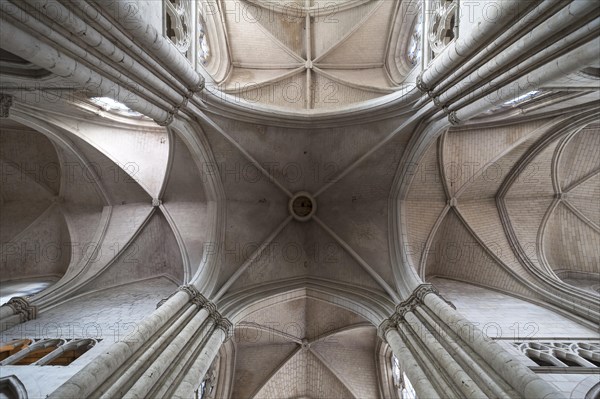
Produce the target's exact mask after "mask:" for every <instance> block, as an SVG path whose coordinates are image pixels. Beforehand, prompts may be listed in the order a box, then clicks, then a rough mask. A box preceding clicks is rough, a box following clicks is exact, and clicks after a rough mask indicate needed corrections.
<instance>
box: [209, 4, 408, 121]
mask: <svg viewBox="0 0 600 399" xmlns="http://www.w3.org/2000/svg"><path fill="white" fill-rule="evenodd" d="M398 5H399V2H397V1H376V0H373V1H365V0H348V1H340V2H325V1H313V0H302V1H298V2H269V1H244V0H232V1H224V2H223V8H224V10H223V16H224V24H225V30H226V32H227V36H228V45H229V51H230V57H231V69H230V71H229V74H228V76H227V77H226V78H225V80H224V81H222V82H218V83H219V84H218V88H219V90H221V91H223V92H224V93H227V94H231V95H233V96H235V97H237V98H239V99H241V100H244V101H246V102H248V103H250V104H261V105H268V106H271V107H273V106H274V107H280V108H286V109H292V110H326V109H332V108H339V107H344V106H347V105H349V104H354V103H358V102H361V101H366V100H371V99H374V98H377V97H380V96H384V95H386V94H390V93H393V92H395V91H396V90H399V89H400V86H398V84H397V83H394V82H393V81H392V79H391V77H390V75H389V73H388V72H387V68H386V65H385V62H386V58H387V54H388V52H389V51H395V49H392V50H390V48H389V46H390V40H391V36H392V27H393V22H394V18H393V16H394V15H395V14H396V9H397V7H398ZM402 17H404V16H400V17H399V18H402ZM414 17H415V16H414V15H410V16H407V17H406V21H405V22H404V23H406V24H407V25H410V24H412V22H413V19H414Z"/></svg>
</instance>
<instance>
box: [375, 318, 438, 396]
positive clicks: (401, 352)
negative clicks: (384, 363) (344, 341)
mask: <svg viewBox="0 0 600 399" xmlns="http://www.w3.org/2000/svg"><path fill="white" fill-rule="evenodd" d="M378 332H379V336H380V337H381V338H382V339H384V340H385V341H386V342H387V343H388V345H389V346H390V348H392V352H394V354H395V355H396V357H398V359H402V365H403V368H404V370H405V372H406V375H407V376H408V378H409V380H410V382H411V383H412V384H413V386H414V388H415V390H416V391H417V392H418V393H419V396H421V397H423V398H431V399H436V398H441V396H440V395H438V393H437V392H436V390H435V388H434V387H433V385H432V384H431V381H430V379H429V377H428V376H427V374H426V373H425V372H424V371H423V369H422V368H421V365H420V364H419V362H418V361H417V360H416V359H415V357H414V356H413V354H412V353H411V351H410V350H409V349H408V347H407V346H406V345H405V344H404V342H403V341H402V337H401V336H400V334H399V333H398V330H397V326H396V324H395V323H394V322H391V321H390V320H389V319H388V320H385V321H384V322H383V324H382V325H380V326H379V329H378Z"/></svg>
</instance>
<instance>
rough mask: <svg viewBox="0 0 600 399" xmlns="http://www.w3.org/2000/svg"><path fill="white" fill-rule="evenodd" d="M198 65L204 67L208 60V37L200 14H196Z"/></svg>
mask: <svg viewBox="0 0 600 399" xmlns="http://www.w3.org/2000/svg"><path fill="white" fill-rule="evenodd" d="M197 26H198V33H197V37H198V39H197V40H198V51H197V54H198V64H200V65H202V66H204V65H206V64H208V61H209V60H210V47H209V45H208V36H207V34H206V23H205V22H204V18H203V17H202V14H201V13H200V12H198V25H197Z"/></svg>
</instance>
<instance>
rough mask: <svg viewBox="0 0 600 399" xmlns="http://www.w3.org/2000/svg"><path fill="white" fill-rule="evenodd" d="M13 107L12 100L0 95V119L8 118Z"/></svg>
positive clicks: (9, 96) (8, 96) (7, 96)
mask: <svg viewBox="0 0 600 399" xmlns="http://www.w3.org/2000/svg"><path fill="white" fill-rule="evenodd" d="M12 105H13V98H12V96H11V95H8V94H0V118H8V113H9V110H10V107H12Z"/></svg>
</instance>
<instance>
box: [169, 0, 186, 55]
mask: <svg viewBox="0 0 600 399" xmlns="http://www.w3.org/2000/svg"><path fill="white" fill-rule="evenodd" d="M164 5H165V6H164V10H165V11H164V13H165V14H164V20H165V34H166V36H167V37H168V38H169V39H170V40H171V41H172V42H173V44H175V47H177V49H178V50H179V52H180V53H181V54H183V55H185V56H186V57H188V56H189V54H188V52H189V50H190V45H191V30H190V27H191V24H190V15H191V13H190V10H191V2H190V1H189V0H165V2H164Z"/></svg>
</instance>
